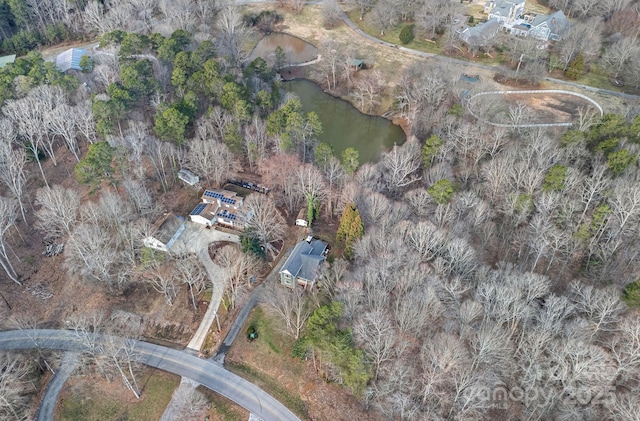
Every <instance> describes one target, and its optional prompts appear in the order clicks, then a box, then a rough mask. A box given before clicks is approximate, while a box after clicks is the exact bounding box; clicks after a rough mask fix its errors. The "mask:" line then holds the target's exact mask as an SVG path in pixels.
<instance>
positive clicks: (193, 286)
mask: <svg viewBox="0 0 640 421" xmlns="http://www.w3.org/2000/svg"><path fill="white" fill-rule="evenodd" d="M175 265H176V275H178V276H179V277H180V281H182V282H183V283H185V284H187V285H188V286H189V293H190V294H191V304H193V309H194V310H198V303H197V302H196V295H198V294H200V293H201V292H202V291H204V289H205V287H206V285H207V280H208V278H207V273H206V272H205V270H204V268H203V267H202V266H201V265H200V263H199V262H198V259H197V258H196V257H194V256H186V257H182V258H179V259H177V260H176V262H175Z"/></svg>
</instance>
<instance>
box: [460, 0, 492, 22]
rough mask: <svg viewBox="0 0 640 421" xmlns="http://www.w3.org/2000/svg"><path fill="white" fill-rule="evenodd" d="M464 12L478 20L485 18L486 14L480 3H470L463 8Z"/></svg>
mask: <svg viewBox="0 0 640 421" xmlns="http://www.w3.org/2000/svg"><path fill="white" fill-rule="evenodd" d="M465 14H467V15H468V16H473V19H474V20H475V21H476V22H478V21H480V20H482V19H486V18H487V15H485V14H484V5H482V4H470V5H468V6H467V7H466V8H465Z"/></svg>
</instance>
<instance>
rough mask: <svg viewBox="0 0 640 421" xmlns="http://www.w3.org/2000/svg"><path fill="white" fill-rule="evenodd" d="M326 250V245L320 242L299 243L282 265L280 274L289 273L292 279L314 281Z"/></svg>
mask: <svg viewBox="0 0 640 421" xmlns="http://www.w3.org/2000/svg"><path fill="white" fill-rule="evenodd" d="M326 248H327V244H326V243H324V242H322V241H320V240H311V243H308V242H306V241H301V242H299V243H298V244H297V245H296V246H295V248H294V249H293V251H292V252H291V254H290V255H289V257H288V258H287V261H286V262H284V265H282V269H280V272H289V273H290V274H291V275H292V276H293V277H294V278H300V279H304V280H306V281H314V280H315V279H316V275H317V271H318V267H319V266H320V264H321V263H322V262H323V261H324V259H325V257H324V255H323V253H324V251H325V249H326Z"/></svg>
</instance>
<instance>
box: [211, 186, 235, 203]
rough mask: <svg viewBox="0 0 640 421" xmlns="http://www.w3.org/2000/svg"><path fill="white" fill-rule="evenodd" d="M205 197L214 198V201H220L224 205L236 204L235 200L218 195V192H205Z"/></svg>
mask: <svg viewBox="0 0 640 421" xmlns="http://www.w3.org/2000/svg"><path fill="white" fill-rule="evenodd" d="M204 195H205V197H212V198H214V199H218V200H220V201H221V202H222V203H228V204H230V205H235V204H236V201H235V199H229V198H228V197H225V196H224V194H222V193H218V192H215V191H211V190H205V191H204Z"/></svg>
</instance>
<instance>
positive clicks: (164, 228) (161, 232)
mask: <svg viewBox="0 0 640 421" xmlns="http://www.w3.org/2000/svg"><path fill="white" fill-rule="evenodd" d="M182 224H183V220H182V219H180V218H179V217H178V216H176V215H174V214H172V213H170V214H168V215H167V216H166V217H165V219H164V221H162V223H161V224H160V226H159V227H158V232H156V235H154V237H156V238H157V239H158V241H162V242H163V243H164V244H167V243H169V241H171V239H172V238H173V236H174V235H175V233H176V232H178V230H179V229H180V227H181V226H182Z"/></svg>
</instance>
